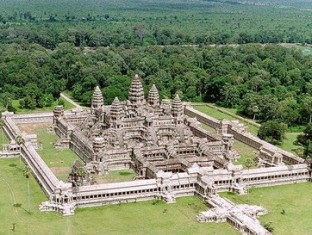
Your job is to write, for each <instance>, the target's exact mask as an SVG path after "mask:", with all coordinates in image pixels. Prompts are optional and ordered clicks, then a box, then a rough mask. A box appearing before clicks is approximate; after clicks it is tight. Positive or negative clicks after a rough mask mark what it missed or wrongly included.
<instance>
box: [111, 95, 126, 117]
mask: <svg viewBox="0 0 312 235" xmlns="http://www.w3.org/2000/svg"><path fill="white" fill-rule="evenodd" d="M122 113H123V109H122V106H121V104H120V102H119V99H118V97H115V99H114V101H113V103H112V106H111V110H110V116H111V118H112V119H113V120H117V119H119V118H120V117H121V116H122Z"/></svg>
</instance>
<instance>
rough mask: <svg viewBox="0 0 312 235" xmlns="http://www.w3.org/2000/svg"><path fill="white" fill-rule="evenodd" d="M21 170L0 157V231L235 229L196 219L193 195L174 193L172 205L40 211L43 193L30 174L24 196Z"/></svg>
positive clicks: (81, 234)
mask: <svg viewBox="0 0 312 235" xmlns="http://www.w3.org/2000/svg"><path fill="white" fill-rule="evenodd" d="M23 169H24V165H23V163H20V162H19V160H18V159H0V181H1V183H0V206H1V211H0V217H1V226H0V234H4V235H5V234H23V235H24V234H26V235H27V234H31V235H32V234H46V235H60V234H62V235H63V234H64V235H76V234H77V235H93V234H220V235H221V234H239V233H238V232H237V231H236V230H234V229H233V228H231V227H230V225H228V224H227V223H221V224H213V223H212V224H199V223H198V222H196V220H195V217H196V215H197V214H198V212H199V211H203V210H206V209H207V208H206V206H205V205H204V203H203V202H202V201H201V200H199V199H198V198H196V197H185V198H178V199H177V203H176V204H165V203H164V202H158V203H153V202H152V201H147V202H138V203H129V204H121V205H112V206H103V207H96V208H84V209H77V210H76V214H75V216H71V217H62V216H61V215H59V214H57V213H52V212H51V213H44V212H39V211H38V205H39V204H40V203H41V202H42V201H45V200H47V198H46V196H45V195H44V194H43V192H42V191H41V189H40V187H39V186H38V184H37V183H36V181H35V180H34V179H33V177H31V178H30V181H29V186H30V187H29V188H30V194H29V195H30V196H29V197H28V193H27V192H28V187H27V180H26V178H24V177H23ZM13 204H21V205H20V206H19V207H14V206H13ZM13 223H16V229H15V232H13V231H12V230H11V228H12V224H13Z"/></svg>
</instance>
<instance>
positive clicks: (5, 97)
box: [0, 92, 12, 111]
mask: <svg viewBox="0 0 312 235" xmlns="http://www.w3.org/2000/svg"><path fill="white" fill-rule="evenodd" d="M0 100H1V103H2V105H3V107H4V108H5V110H7V111H8V110H9V109H10V107H12V95H11V94H10V93H9V92H4V93H3V94H1V96H0Z"/></svg>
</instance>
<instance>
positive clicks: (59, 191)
mask: <svg viewBox="0 0 312 235" xmlns="http://www.w3.org/2000/svg"><path fill="white" fill-rule="evenodd" d="M3 121H4V130H5V132H6V134H7V136H8V137H10V139H11V140H12V141H11V144H10V145H8V146H6V149H5V150H6V152H5V153H6V154H3V155H2V157H5V156H6V157H9V156H10V153H12V155H13V153H16V152H18V153H19V154H21V156H22V158H23V160H24V161H25V163H26V164H27V165H28V166H29V167H30V169H31V171H32V174H33V175H34V177H35V178H36V179H37V181H38V182H39V184H40V186H41V187H42V189H43V190H44V192H45V193H46V195H47V196H48V198H49V200H48V201H46V202H43V203H42V204H41V205H40V210H41V211H57V212H60V213H62V214H63V215H73V214H74V211H75V208H77V207H92V206H100V205H106V204H119V203H127V202H136V201H142V200H155V199H159V200H160V199H162V200H164V201H166V202H167V203H174V202H175V199H176V197H181V196H188V195H197V196H198V197H200V198H202V199H203V200H205V201H206V202H207V204H208V205H209V206H210V207H211V208H210V209H209V210H207V211H204V212H201V213H200V214H199V215H198V216H197V220H198V221H199V222H228V223H230V224H232V225H233V226H234V227H235V228H237V229H238V230H239V231H241V232H242V233H243V234H261V235H262V234H270V232H269V231H267V230H266V229H265V228H264V227H263V226H262V225H261V224H260V222H259V221H258V220H257V216H259V215H262V214H265V213H267V211H266V209H265V208H262V207H259V206H250V205H235V204H233V203H232V202H231V201H229V200H227V199H224V198H221V197H220V196H218V192H222V191H231V192H235V193H239V194H244V193H247V192H248V188H249V187H266V186H272V185H280V184H292V183H300V182H307V181H310V179H311V171H310V166H308V165H307V164H306V163H305V162H304V160H303V159H301V158H299V157H297V156H295V155H294V154H292V153H289V152H286V151H284V150H282V149H280V148H278V147H276V146H273V145H271V144H269V143H267V142H265V141H263V140H260V139H259V138H257V137H255V136H253V135H252V134H250V133H249V132H248V131H247V130H246V129H245V127H244V125H242V124H240V123H239V122H237V121H227V120H222V121H219V120H216V119H214V118H212V117H210V116H207V115H205V114H203V113H201V112H199V111H197V110H195V109H194V108H192V107H191V106H190V105H189V104H187V103H183V102H181V100H180V98H179V96H178V95H176V96H175V98H174V99H173V100H168V99H163V100H162V101H161V102H160V99H159V94H158V90H157V88H156V86H155V85H153V86H152V87H151V89H150V91H149V93H148V96H147V98H145V97H144V92H143V86H142V82H141V78H140V77H139V76H138V75H135V76H134V77H133V78H132V81H131V85H130V89H129V96H128V100H126V101H119V99H118V97H116V98H115V99H114V101H113V103H112V104H111V105H109V106H105V105H104V102H103V95H102V93H101V90H100V88H99V87H96V88H95V91H94V93H93V96H92V104H91V109H85V110H83V109H80V108H76V109H73V110H71V111H64V109H63V107H62V106H57V107H56V108H55V110H54V112H53V113H41V114H27V115H26V114H24V115H16V114H13V113H9V112H5V113H3ZM47 122H49V123H51V127H52V128H53V130H54V131H55V132H56V134H57V135H58V137H59V139H58V141H57V143H56V144H55V147H57V148H70V149H72V150H73V151H74V152H75V153H76V154H77V155H78V156H79V158H80V161H78V160H76V161H75V162H74V164H73V167H72V170H71V173H70V174H69V176H68V181H67V182H63V181H60V180H58V179H57V177H56V176H55V175H54V174H53V172H52V171H51V169H49V167H48V166H47V165H46V163H45V162H44V161H43V160H42V159H41V157H40V156H39V154H38V152H37V151H36V149H37V148H38V141H37V137H36V135H29V134H26V133H23V132H21V131H20V129H19V127H18V126H19V125H20V124H25V123H30V124H31V123H33V124H35V123H47ZM212 130H213V131H212ZM17 136H21V137H22V138H23V140H24V141H23V143H21V144H19V145H17V144H16V142H14V140H15V139H16V137H17ZM236 140H237V141H241V142H243V143H244V144H246V145H248V146H250V147H252V148H253V149H255V150H256V152H257V157H256V159H257V168H254V169H244V168H243V167H242V166H241V165H234V164H233V163H234V162H235V161H236V160H237V159H238V158H239V157H240V156H239V154H238V153H237V152H236V151H235V150H234V149H233V143H234V141H236ZM120 169H133V170H134V171H135V173H136V177H135V179H134V180H132V181H127V182H118V183H103V184H100V183H96V182H95V181H94V180H92V176H93V175H105V174H107V173H108V172H110V171H112V170H120Z"/></svg>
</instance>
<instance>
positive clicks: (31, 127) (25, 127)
mask: <svg viewBox="0 0 312 235" xmlns="http://www.w3.org/2000/svg"><path fill="white" fill-rule="evenodd" d="M17 126H18V128H19V129H20V130H21V131H22V132H26V133H28V134H36V132H37V130H38V129H44V128H46V129H47V130H48V129H49V127H50V126H51V123H35V124H34V123H29V124H18V125H17Z"/></svg>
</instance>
